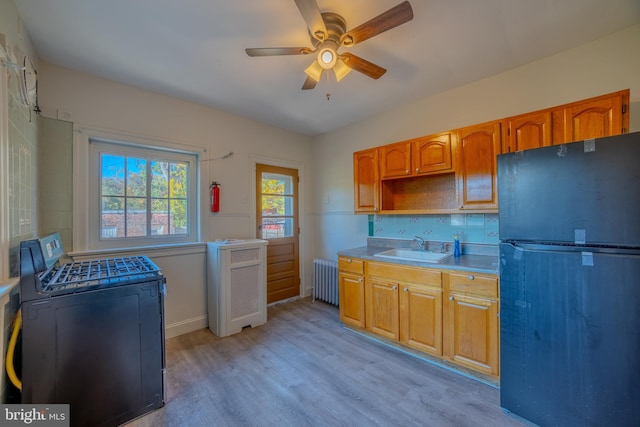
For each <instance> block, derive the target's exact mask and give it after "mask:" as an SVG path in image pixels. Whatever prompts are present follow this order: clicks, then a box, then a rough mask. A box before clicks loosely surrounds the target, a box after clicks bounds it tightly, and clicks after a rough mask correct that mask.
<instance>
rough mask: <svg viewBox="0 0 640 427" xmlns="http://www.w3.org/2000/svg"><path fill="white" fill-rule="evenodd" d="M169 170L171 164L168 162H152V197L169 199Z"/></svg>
mask: <svg viewBox="0 0 640 427" xmlns="http://www.w3.org/2000/svg"><path fill="white" fill-rule="evenodd" d="M168 168H169V163H167V162H159V161H152V162H151V197H167V196H168V195H169V191H168V179H167V170H168Z"/></svg>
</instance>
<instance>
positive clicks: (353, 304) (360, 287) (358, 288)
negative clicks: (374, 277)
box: [339, 272, 365, 329]
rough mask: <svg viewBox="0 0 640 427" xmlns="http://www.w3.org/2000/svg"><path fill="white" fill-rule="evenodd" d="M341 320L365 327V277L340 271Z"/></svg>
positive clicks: (358, 326) (347, 323) (357, 326)
mask: <svg viewBox="0 0 640 427" xmlns="http://www.w3.org/2000/svg"><path fill="white" fill-rule="evenodd" d="M339 277H340V284H339V286H340V291H339V292H340V295H339V297H340V320H341V321H342V323H344V324H345V325H350V326H355V327H356V328H363V329H364V327H365V301H364V277H363V276H361V275H357V274H350V273H342V272H341V273H340V275H339Z"/></svg>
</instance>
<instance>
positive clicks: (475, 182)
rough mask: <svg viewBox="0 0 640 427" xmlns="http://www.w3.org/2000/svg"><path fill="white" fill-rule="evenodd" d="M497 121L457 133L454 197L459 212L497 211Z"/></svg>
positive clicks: (498, 136) (498, 132)
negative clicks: (456, 188) (471, 210)
mask: <svg viewBox="0 0 640 427" xmlns="http://www.w3.org/2000/svg"><path fill="white" fill-rule="evenodd" d="M500 143H501V135H500V122H491V123H484V124H480V125H476V126H469V127H466V128H463V129H460V130H459V131H458V166H457V167H458V170H457V172H456V177H457V179H458V194H459V195H460V198H461V200H460V208H461V209H497V208H498V191H497V190H498V170H497V167H498V160H497V156H498V154H500Z"/></svg>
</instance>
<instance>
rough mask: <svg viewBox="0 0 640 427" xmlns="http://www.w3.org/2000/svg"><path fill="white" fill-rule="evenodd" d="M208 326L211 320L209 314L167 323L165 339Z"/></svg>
mask: <svg viewBox="0 0 640 427" xmlns="http://www.w3.org/2000/svg"><path fill="white" fill-rule="evenodd" d="M208 327H209V322H208V320H207V316H206V315H203V316H198V317H194V318H192V319H186V320H182V321H180V322H175V323H171V324H165V326H164V335H165V339H168V338H173V337H177V336H179V335H183V334H187V333H189V332H193V331H197V330H199V329H204V328H208Z"/></svg>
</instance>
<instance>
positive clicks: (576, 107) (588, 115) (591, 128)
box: [564, 93, 628, 142]
mask: <svg viewBox="0 0 640 427" xmlns="http://www.w3.org/2000/svg"><path fill="white" fill-rule="evenodd" d="M623 109H624V110H623ZM624 113H626V104H625V103H624V95H623V94H621V93H616V94H614V95H611V96H604V97H598V98H594V99H593V100H591V101H586V102H582V103H576V104H570V105H568V106H566V107H565V109H564V119H565V126H566V127H565V132H564V142H573V141H582V140H584V139H591V138H601V137H603V136H612V135H620V134H621V133H623V129H624V128H625V126H624V122H623V116H626V117H628V115H626V114H624ZM627 126H628V124H627ZM625 131H626V129H625Z"/></svg>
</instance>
